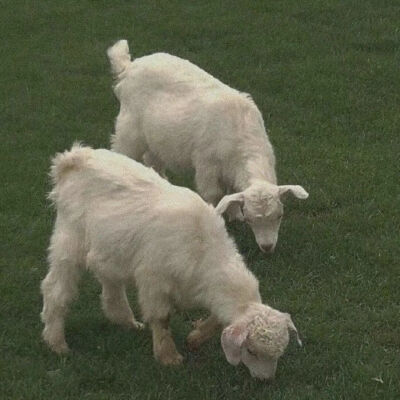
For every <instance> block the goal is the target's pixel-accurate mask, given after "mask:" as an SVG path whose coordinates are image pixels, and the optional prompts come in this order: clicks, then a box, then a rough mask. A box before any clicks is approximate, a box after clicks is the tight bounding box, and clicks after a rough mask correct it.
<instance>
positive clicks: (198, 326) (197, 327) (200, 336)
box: [186, 315, 221, 351]
mask: <svg viewBox="0 0 400 400" xmlns="http://www.w3.org/2000/svg"><path fill="white" fill-rule="evenodd" d="M193 325H194V329H193V330H192V331H191V332H190V333H189V335H188V337H187V339H186V343H187V346H188V348H189V350H191V351H194V350H198V348H199V347H200V346H201V345H202V344H203V343H204V342H206V341H207V340H209V339H211V338H212V337H213V336H214V335H215V334H216V333H218V331H219V330H220V329H221V325H220V323H219V322H218V320H217V318H216V317H214V316H213V315H211V316H210V317H208V318H207V319H206V320H204V321H203V320H198V321H196V322H195V323H194V324H193Z"/></svg>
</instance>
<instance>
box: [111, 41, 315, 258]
mask: <svg viewBox="0 0 400 400" xmlns="http://www.w3.org/2000/svg"><path fill="white" fill-rule="evenodd" d="M108 56H109V59H110V62H111V66H112V71H113V74H114V76H115V78H116V83H115V87H114V92H115V94H116V96H117V98H118V99H119V101H120V103H121V108H120V112H119V115H118V117H117V120H116V124H115V134H114V135H113V137H112V149H113V150H115V151H117V152H119V153H122V154H125V155H127V156H129V157H131V158H133V159H135V160H137V161H143V162H144V163H145V164H146V165H148V166H151V167H153V168H154V169H156V170H157V171H158V172H159V173H160V174H163V172H164V168H165V167H167V168H170V169H172V170H179V171H183V170H185V169H194V170H195V172H196V174H195V180H196V186H197V190H198V192H199V193H200V195H201V196H202V197H203V199H205V200H206V201H207V202H210V203H212V204H214V205H217V204H218V202H219V201H220V200H221V198H222V197H223V196H224V194H227V193H234V195H230V196H227V197H225V198H223V199H222V201H223V203H222V205H220V206H219V207H218V208H217V209H218V211H219V212H221V213H222V212H225V211H227V212H228V213H229V216H230V218H231V219H235V218H236V219H239V220H245V221H246V222H247V223H248V224H249V225H250V227H251V228H252V230H253V233H254V235H255V239H256V241H257V243H258V245H259V247H260V249H261V250H262V251H264V252H272V251H273V250H274V248H275V246H276V242H277V240H278V231H279V226H280V222H281V217H282V214H283V205H282V203H281V199H282V195H283V194H284V193H286V192H291V193H292V194H293V195H294V196H296V197H297V198H300V199H305V198H307V197H308V193H307V192H306V191H305V190H304V189H303V188H302V187H301V186H297V185H285V186H277V180H276V174H275V157H274V152H273V149H272V146H271V143H270V141H269V139H268V136H267V134H266V131H265V127H264V122H263V118H262V116H261V113H260V111H259V110H258V108H257V106H256V105H255V104H254V102H253V100H252V99H251V97H250V96H249V95H248V94H245V93H240V92H238V91H237V90H235V89H232V88H230V87H229V86H227V85H225V84H224V83H222V82H220V81H219V80H217V79H216V78H214V77H213V76H211V75H210V74H208V73H207V72H205V71H203V70H202V69H200V68H199V67H197V66H196V65H194V64H192V63H190V62H189V61H187V60H183V59H181V58H178V57H175V56H172V55H169V54H164V53H157V54H152V55H149V56H145V57H141V58H137V59H136V60H134V61H133V62H131V56H130V54H129V48H128V43H127V41H126V40H121V41H119V42H117V43H116V44H115V45H114V46H112V47H111V48H109V49H108ZM220 204H221V203H220Z"/></svg>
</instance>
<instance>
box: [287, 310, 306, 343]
mask: <svg viewBox="0 0 400 400" xmlns="http://www.w3.org/2000/svg"><path fill="white" fill-rule="evenodd" d="M285 316H286V321H287V326H288V329H289V330H290V331H292V332H294V333H295V334H296V339H297V343H298V344H299V346H303V343H302V341H301V339H300V336H299V332H297V328H296V327H295V325H294V323H293V321H292V317H291V316H290V314H287V313H285Z"/></svg>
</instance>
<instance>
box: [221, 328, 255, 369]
mask: <svg viewBox="0 0 400 400" xmlns="http://www.w3.org/2000/svg"><path fill="white" fill-rule="evenodd" d="M248 333H249V331H248V329H247V326H246V325H245V324H243V323H242V324H235V325H229V326H227V327H226V328H225V329H224V330H223V331H222V335H221V345H222V349H223V350H224V353H225V357H226V359H227V361H228V363H229V364H232V365H238V364H239V362H240V354H241V347H242V344H243V342H244V341H245V340H246V338H247V335H248Z"/></svg>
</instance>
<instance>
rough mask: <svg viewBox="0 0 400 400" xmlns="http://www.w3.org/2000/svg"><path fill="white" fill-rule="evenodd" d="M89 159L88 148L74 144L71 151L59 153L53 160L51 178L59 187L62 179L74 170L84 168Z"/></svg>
mask: <svg viewBox="0 0 400 400" xmlns="http://www.w3.org/2000/svg"><path fill="white" fill-rule="evenodd" d="M87 158H88V147H82V146H81V144H80V143H78V142H76V143H74V144H73V146H72V148H71V150H70V151H68V150H67V151H64V153H58V154H56V156H55V157H54V158H53V159H52V160H51V168H50V177H51V179H52V180H53V184H54V185H57V183H58V182H59V181H60V179H61V178H62V177H63V176H64V175H65V174H66V173H67V172H69V171H71V170H72V169H78V168H80V167H82V166H83V165H84V164H85V162H86V160H87Z"/></svg>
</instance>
